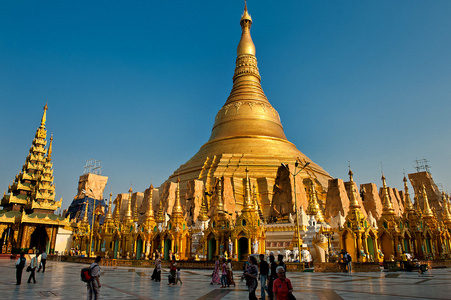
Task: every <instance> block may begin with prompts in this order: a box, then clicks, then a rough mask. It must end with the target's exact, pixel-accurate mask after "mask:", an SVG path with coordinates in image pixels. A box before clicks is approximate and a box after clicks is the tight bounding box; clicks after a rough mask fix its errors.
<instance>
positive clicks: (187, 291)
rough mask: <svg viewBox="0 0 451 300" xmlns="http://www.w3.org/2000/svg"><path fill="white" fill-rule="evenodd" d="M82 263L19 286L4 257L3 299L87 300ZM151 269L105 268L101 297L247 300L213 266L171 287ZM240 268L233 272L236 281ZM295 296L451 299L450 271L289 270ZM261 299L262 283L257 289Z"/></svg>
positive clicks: (52, 265) (240, 286)
mask: <svg viewBox="0 0 451 300" xmlns="http://www.w3.org/2000/svg"><path fill="white" fill-rule="evenodd" d="M82 267H84V265H82V264H74V263H65V262H52V261H49V262H47V270H46V272H45V273H44V274H43V273H36V280H37V283H36V284H33V283H27V279H28V275H29V273H26V272H24V274H23V278H22V284H21V285H19V286H16V285H15V284H16V282H15V267H14V261H12V260H0V295H1V299H17V300H21V299H24V300H25V299H26V300H30V299H65V300H71V299H86V286H85V284H84V283H83V282H82V281H81V280H80V270H81V268H82ZM152 271H153V270H152V269H149V268H127V267H118V268H113V267H106V266H104V267H102V276H101V278H100V281H101V284H102V288H101V298H102V299H146V300H149V299H183V300H188V299H201V300H213V299H214V300H220V299H222V300H238V299H240V300H241V299H247V298H248V294H247V290H246V286H245V284H244V283H243V282H240V281H239V280H237V286H236V287H231V288H227V289H220V288H219V286H217V285H215V286H213V285H210V284H209V283H210V275H211V271H209V270H182V281H183V284H179V285H177V286H168V285H167V274H168V273H167V272H168V270H167V269H163V273H162V280H163V281H162V282H160V283H157V282H153V281H151V280H150V276H151V274H152ZM240 273H241V272H238V271H235V279H239V276H240V275H241V274H240ZM288 277H289V278H290V279H291V281H292V283H293V286H294V295H295V296H296V298H297V299H315V300H316V299H320V300H339V299H365V300H373V299H401V300H404V299H405V300H407V299H451V269H434V270H429V271H428V272H427V273H426V274H423V275H420V274H418V273H410V272H396V273H388V272H380V273H353V274H352V275H348V274H341V273H288ZM257 296H258V297H260V287H258V288H257Z"/></svg>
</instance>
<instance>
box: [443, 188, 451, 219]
mask: <svg viewBox="0 0 451 300" xmlns="http://www.w3.org/2000/svg"><path fill="white" fill-rule="evenodd" d="M442 200H443V209H442V219H443V222H444V223H445V224H450V223H451V214H450V213H449V208H448V201H447V200H446V194H445V191H443V192H442Z"/></svg>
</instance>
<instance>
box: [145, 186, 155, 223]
mask: <svg viewBox="0 0 451 300" xmlns="http://www.w3.org/2000/svg"><path fill="white" fill-rule="evenodd" d="M149 190H150V195H149V203H148V207H147V212H146V217H147V218H153V208H152V207H153V184H152V183H151V184H150V188H149Z"/></svg>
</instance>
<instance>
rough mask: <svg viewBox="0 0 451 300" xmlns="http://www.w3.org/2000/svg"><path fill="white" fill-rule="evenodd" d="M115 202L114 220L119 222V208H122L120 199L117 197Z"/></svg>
mask: <svg viewBox="0 0 451 300" xmlns="http://www.w3.org/2000/svg"><path fill="white" fill-rule="evenodd" d="M116 199H117V202H116V210H115V212H114V219H115V220H116V221H119V220H120V219H121V206H122V200H121V198H120V197H117V198H116Z"/></svg>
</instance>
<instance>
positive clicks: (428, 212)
mask: <svg viewBox="0 0 451 300" xmlns="http://www.w3.org/2000/svg"><path fill="white" fill-rule="evenodd" d="M422 193H423V201H424V203H423V205H424V209H423V217H425V218H430V217H433V216H434V213H433V212H432V210H431V207H430V206H429V200H428V195H427V193H426V187H425V186H424V184H423V189H422Z"/></svg>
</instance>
